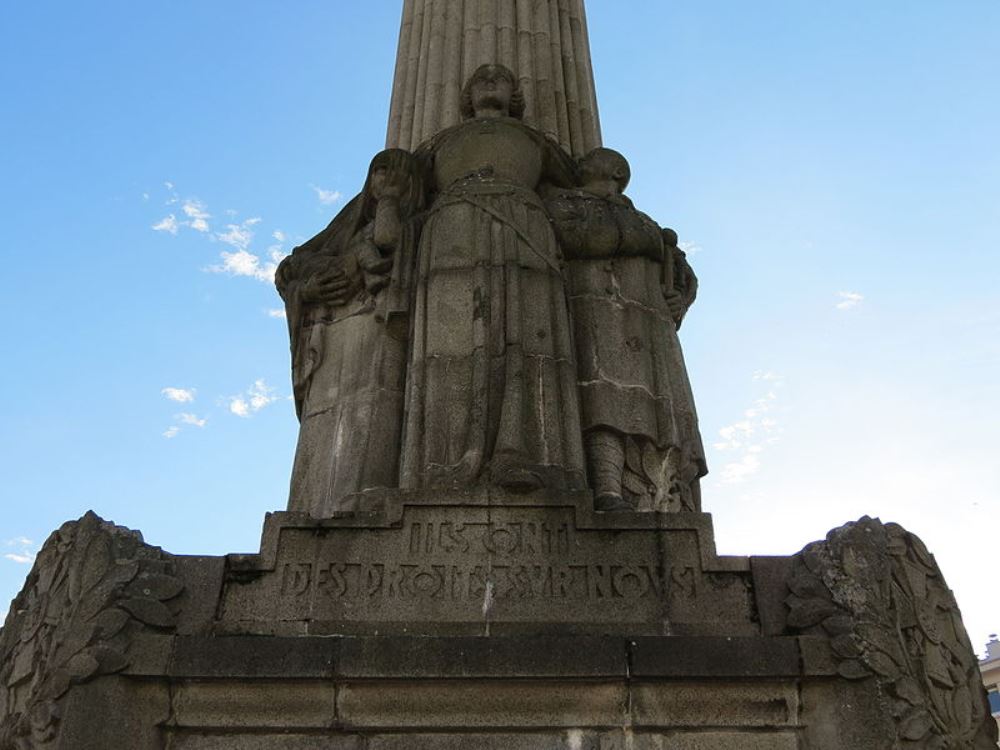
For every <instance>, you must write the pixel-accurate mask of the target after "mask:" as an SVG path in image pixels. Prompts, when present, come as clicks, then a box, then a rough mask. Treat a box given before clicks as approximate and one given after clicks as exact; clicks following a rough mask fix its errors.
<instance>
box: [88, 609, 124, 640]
mask: <svg viewBox="0 0 1000 750" xmlns="http://www.w3.org/2000/svg"><path fill="white" fill-rule="evenodd" d="M128 620H129V616H128V613H127V612H125V610H122V609H118V608H117V607H112V608H111V609H106V610H104V611H103V612H101V613H100V614H99V615H97V618H96V619H95V620H94V630H95V632H94V638H96V639H98V640H101V641H106V640H108V639H109V638H113V637H114V636H116V635H118V633H120V632H121V630H122V628H124V627H125V626H126V625H127V624H128Z"/></svg>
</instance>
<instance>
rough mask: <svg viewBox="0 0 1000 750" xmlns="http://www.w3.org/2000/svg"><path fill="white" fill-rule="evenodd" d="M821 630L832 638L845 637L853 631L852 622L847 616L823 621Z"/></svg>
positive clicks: (837, 616) (838, 616)
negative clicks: (836, 636)
mask: <svg viewBox="0 0 1000 750" xmlns="http://www.w3.org/2000/svg"><path fill="white" fill-rule="evenodd" d="M823 630H825V631H826V632H827V633H829V634H830V635H832V636H835V635H847V634H849V633H851V632H852V631H853V630H854V620H852V619H851V618H850V617H849V616H848V615H834V616H833V617H828V618H826V619H825V620H823Z"/></svg>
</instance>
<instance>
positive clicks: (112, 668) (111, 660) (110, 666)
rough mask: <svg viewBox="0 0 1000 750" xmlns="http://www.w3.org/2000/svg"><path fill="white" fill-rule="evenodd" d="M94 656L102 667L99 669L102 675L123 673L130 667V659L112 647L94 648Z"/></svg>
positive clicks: (100, 646) (101, 646)
mask: <svg viewBox="0 0 1000 750" xmlns="http://www.w3.org/2000/svg"><path fill="white" fill-rule="evenodd" d="M93 655H94V658H95V659H97V663H98V664H99V665H100V666H99V669H98V672H99V673H100V674H114V673H116V672H121V671H122V670H123V669H125V668H126V667H127V666H128V665H129V660H128V657H126V656H125V654H123V653H122V652H121V651H119V650H117V649H114V648H111V647H110V646H105V645H99V646H94V649H93Z"/></svg>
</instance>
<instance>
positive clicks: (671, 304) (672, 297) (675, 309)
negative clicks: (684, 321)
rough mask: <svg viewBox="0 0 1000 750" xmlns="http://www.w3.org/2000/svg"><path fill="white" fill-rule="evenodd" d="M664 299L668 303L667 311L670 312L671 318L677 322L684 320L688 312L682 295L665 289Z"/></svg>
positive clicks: (671, 289) (674, 290)
mask: <svg viewBox="0 0 1000 750" xmlns="http://www.w3.org/2000/svg"><path fill="white" fill-rule="evenodd" d="M663 297H664V298H665V299H666V301H667V309H668V310H669V311H670V317H671V318H673V319H674V321H675V322H676V321H679V320H680V319H681V318H683V317H684V313H685V312H687V310H686V309H685V305H684V297H682V296H681V293H680V292H678V291H677V290H676V289H673V288H666V287H664V289H663Z"/></svg>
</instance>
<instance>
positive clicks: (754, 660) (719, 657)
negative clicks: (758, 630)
mask: <svg viewBox="0 0 1000 750" xmlns="http://www.w3.org/2000/svg"><path fill="white" fill-rule="evenodd" d="M629 650H630V654H631V660H630V663H631V670H630V673H631V674H632V676H633V677H738V678H742V677H795V676H797V675H798V674H799V673H800V661H799V649H798V643H797V640H796V639H795V638H722V637H707V636H706V637H700V638H699V637H670V636H667V637H660V638H633V639H631V641H630V647H629Z"/></svg>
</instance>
